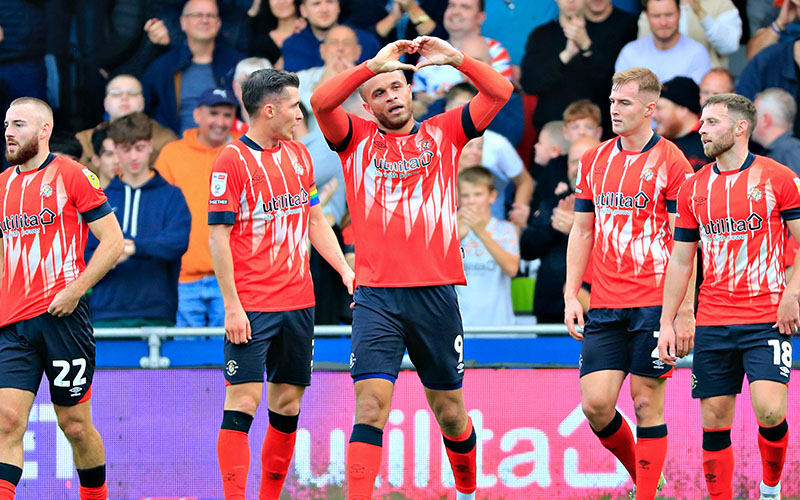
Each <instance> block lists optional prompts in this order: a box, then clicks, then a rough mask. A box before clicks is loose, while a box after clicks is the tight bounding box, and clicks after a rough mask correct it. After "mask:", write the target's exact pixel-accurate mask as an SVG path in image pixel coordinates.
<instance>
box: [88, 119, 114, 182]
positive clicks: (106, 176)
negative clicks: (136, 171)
mask: <svg viewBox="0 0 800 500" xmlns="http://www.w3.org/2000/svg"><path fill="white" fill-rule="evenodd" d="M92 151H94V154H93V155H92V159H91V162H92V169H93V170H94V171H95V172H97V178H98V179H99V180H100V187H101V188H103V189H105V188H106V187H108V185H109V184H110V183H111V181H112V180H113V179H115V178H117V177H119V174H120V169H119V157H118V156H117V152H116V151H115V150H114V141H113V140H111V138H110V137H108V124H105V125H100V126H98V127H97V128H96V129H94V130H92Z"/></svg>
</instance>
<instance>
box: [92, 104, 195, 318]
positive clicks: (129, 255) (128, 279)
mask: <svg viewBox="0 0 800 500" xmlns="http://www.w3.org/2000/svg"><path fill="white" fill-rule="evenodd" d="M108 135H109V137H110V138H111V140H112V141H113V142H114V148H115V150H116V152H117V155H118V156H119V161H120V167H121V171H122V176H121V177H119V178H115V179H113V180H112V181H111V183H110V184H109V185H108V187H107V188H106V190H105V193H106V196H108V202H109V204H110V205H111V207H112V208H113V209H114V213H115V215H116V217H117V219H119V223H120V226H122V233H123V235H124V237H125V250H124V251H123V253H122V255H121V256H120V258H119V260H117V263H116V265H115V266H114V268H112V269H111V271H109V272H108V274H106V275H105V277H104V278H103V279H101V280H100V281H99V282H98V283H97V285H95V286H94V288H93V289H92V293H91V294H90V295H89V305H90V307H91V309H92V314H93V317H94V326H95V327H140V326H173V325H174V324H175V313H176V311H177V309H178V273H179V271H180V262H181V255H183V253H184V252H185V251H186V248H187V246H188V244H189V227H190V225H191V215H190V214H189V208H188V207H187V206H186V200H185V199H184V197H183V194H182V193H181V190H180V189H178V188H177V187H175V186H172V185H170V184H169V183H167V181H165V180H164V178H163V177H161V175H159V173H158V172H156V171H153V170H152V169H151V168H150V155H151V153H152V150H153V140H152V124H151V122H150V119H149V118H148V117H147V116H145V115H144V114H143V113H138V112H136V113H131V114H129V115H126V116H123V117H122V118H119V119H117V120H115V121H114V122H112V123H111V125H110V126H109V130H108ZM96 247H97V239H96V238H94V237H92V236H89V238H88V242H87V245H86V253H87V254H91V253H92V252H94V249H95V248H96Z"/></svg>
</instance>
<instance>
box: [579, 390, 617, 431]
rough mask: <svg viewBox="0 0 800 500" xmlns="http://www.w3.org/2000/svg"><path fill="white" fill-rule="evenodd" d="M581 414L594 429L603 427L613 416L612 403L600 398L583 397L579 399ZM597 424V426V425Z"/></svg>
mask: <svg viewBox="0 0 800 500" xmlns="http://www.w3.org/2000/svg"><path fill="white" fill-rule="evenodd" d="M581 409H582V410H583V414H584V415H586V418H587V419H588V420H589V422H591V423H592V427H594V428H595V429H598V428H602V427H604V425H605V424H607V423H608V422H610V421H611V419H612V418H614V413H615V410H614V405H613V403H611V404H610V403H609V402H608V401H606V400H604V399H601V398H583V399H582V400H581ZM598 426H599V427H598Z"/></svg>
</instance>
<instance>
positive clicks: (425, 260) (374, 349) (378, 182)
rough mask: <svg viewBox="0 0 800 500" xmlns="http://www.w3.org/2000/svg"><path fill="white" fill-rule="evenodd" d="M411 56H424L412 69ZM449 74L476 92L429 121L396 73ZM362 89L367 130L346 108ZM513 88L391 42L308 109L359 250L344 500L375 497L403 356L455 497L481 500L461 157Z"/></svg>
mask: <svg viewBox="0 0 800 500" xmlns="http://www.w3.org/2000/svg"><path fill="white" fill-rule="evenodd" d="M406 52H411V53H413V52H418V53H419V54H420V55H422V56H424V57H425V60H424V62H421V63H419V64H418V66H417V67H416V68H415V67H414V66H410V65H408V64H403V63H401V62H400V61H399V59H400V57H401V56H402V55H403V54H405V53H406ZM429 64H436V65H451V66H453V67H455V68H457V69H458V70H459V71H461V72H463V73H464V74H465V75H467V77H469V78H470V79H471V80H472V82H473V83H474V84H475V86H476V87H477V88H478V90H479V93H478V94H477V95H476V96H475V97H474V98H473V99H472V100H471V101H470V102H469V103H467V104H465V105H463V106H459V107H458V108H455V109H452V110H450V111H447V112H446V113H443V114H440V115H437V116H435V117H433V118H431V119H429V120H426V121H424V122H422V123H418V122H416V121H415V120H414V119H413V117H412V114H411V110H412V100H411V86H410V85H409V84H408V82H407V81H406V79H405V76H404V75H403V72H402V71H400V70H405V69H407V70H415V69H418V68H420V67H422V66H426V65H429ZM356 89H359V92H360V94H361V97H362V99H363V100H364V103H365V104H364V108H365V109H366V111H367V112H369V113H370V114H371V115H373V116H374V118H375V121H367V120H364V119H362V118H359V117H357V116H355V115H353V114H350V113H347V112H345V111H344V109H343V108H342V107H341V104H342V103H343V102H344V101H345V100H346V99H347V98H348V97H349V96H350V95H351V94H352V93H353V92H354V91H355V90H356ZM511 91H512V86H511V83H509V81H508V80H506V79H505V78H504V77H503V76H502V75H500V74H499V73H497V72H496V71H494V70H493V69H492V68H491V67H489V66H488V65H486V64H484V63H481V62H478V61H476V60H475V59H472V58H470V57H468V56H465V55H464V54H462V53H461V52H459V51H458V50H456V49H455V48H453V47H452V46H451V45H450V44H449V43H447V42H445V41H443V40H440V39H438V38H433V37H419V38H416V39H415V40H414V41H409V40H399V41H396V42H393V43H391V44H389V45H387V46H385V47H384V48H383V49H381V51H380V52H378V54H377V55H376V56H375V57H374V58H372V59H370V60H368V61H366V62H364V63H362V64H360V65H358V66H356V67H355V68H352V69H350V70H348V71H345V72H343V73H340V74H339V75H337V76H335V77H334V78H331V79H330V80H328V81H327V82H325V83H324V84H322V85H321V86H319V87H318V88H317V90H316V91H315V92H314V94H313V95H312V97H311V106H312V108H313V110H314V114H315V115H316V117H317V122H318V123H319V125H320V128H321V129H322V132H323V133H324V135H325V137H326V138H327V140H328V142H329V144H330V145H331V147H332V148H333V149H335V150H336V151H337V152H338V153H339V156H340V157H341V159H342V165H343V168H344V177H345V182H346V188H347V190H346V192H347V204H348V206H349V207H350V214H351V217H352V221H353V232H354V236H355V247H356V252H355V254H356V283H357V285H358V288H357V289H356V292H355V295H354V300H355V308H354V310H353V330H352V341H351V342H352V348H351V354H350V371H351V375H352V377H353V380H354V382H355V393H356V412H355V425H354V426H353V432H352V434H351V436H350V444H349V447H348V453H347V462H348V467H347V482H348V494H347V498H348V499H349V500H368V499H370V498H372V491H373V486H374V484H375V477H376V476H377V474H378V471H379V469H380V463H381V445H382V439H383V427H384V426H385V425H386V421H387V419H388V417H389V410H390V407H391V400H392V392H393V390H394V382H395V380H396V379H397V375H398V372H399V369H400V362H401V360H402V357H403V352H404V350H405V349H406V348H408V353H409V356H410V357H411V361H412V362H413V363H414V365H415V366H416V368H417V372H418V374H419V377H420V379H421V380H422V383H423V385H424V386H425V394H426V396H427V398H428V403H429V404H430V406H431V409H432V410H433V412H434V414H435V415H436V419H437V421H438V423H439V426H440V427H441V429H442V432H443V438H444V444H445V447H446V449H447V455H448V457H449V459H450V464H451V466H452V469H453V474H454V476H455V484H456V490H457V497H458V499H459V500H465V499H473V498H475V488H476V464H475V443H476V436H475V431H474V430H473V428H472V422H471V420H470V418H469V416H468V415H467V413H466V411H465V409H464V399H463V395H462V391H461V382H462V378H463V372H464V363H463V361H464V338H463V329H462V325H461V315H460V313H459V309H458V301H457V299H456V292H455V289H454V288H455V287H454V285H455V284H464V283H465V279H464V268H463V264H462V261H461V252H460V249H459V239H458V233H457V219H456V198H457V193H458V190H457V185H456V177H457V170H458V168H457V166H458V159H459V156H460V154H461V148H462V147H463V146H464V144H466V143H467V142H468V141H469V140H470V139H472V138H474V137H477V136H479V135H480V134H481V133H482V132H483V130H484V129H485V128H486V126H487V125H488V124H489V122H490V121H491V120H492V118H493V117H494V116H495V115H496V114H497V112H498V111H499V110H500V108H501V107H502V106H503V105H504V104H505V103H506V101H508V98H509V96H510V95H511Z"/></svg>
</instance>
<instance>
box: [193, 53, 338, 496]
mask: <svg viewBox="0 0 800 500" xmlns="http://www.w3.org/2000/svg"><path fill="white" fill-rule="evenodd" d="M298 84H299V81H298V80H297V76H296V75H294V74H291V73H287V72H285V71H280V70H274V69H264V70H259V71H256V72H254V73H252V74H251V75H250V76H248V77H247V79H246V80H245V81H244V82H243V83H242V100H243V101H244V105H245V107H246V109H247V113H248V114H249V115H250V120H251V121H250V130H249V131H248V132H247V134H246V135H244V136H242V137H241V138H240V139H238V140H235V141H233V142H231V143H230V144H228V145H227V146H226V147H225V148H224V149H223V150H222V151H221V152H220V154H219V157H218V158H217V160H216V161H215V163H214V166H213V168H212V172H211V183H210V187H211V195H210V197H209V200H208V204H209V205H208V223H209V224H210V225H211V229H210V230H211V235H210V241H209V245H210V248H211V257H212V261H213V264H214V272H215V273H216V275H217V280H218V281H219V287H220V291H221V292H222V299H223V301H224V303H225V336H226V338H225V380H226V382H227V387H226V392H225V411H224V413H223V418H222V428H221V429H220V432H219V438H218V441H217V456H218V459H219V467H220V471H221V473H222V488H223V491H224V493H225V500H244V498H245V488H246V486H247V472H248V470H249V466H250V446H249V444H248V439H247V433H248V431H249V430H250V424H251V423H252V422H253V416H254V415H255V413H256V408H258V404H259V403H260V402H261V393H262V389H263V385H264V369H265V367H266V371H267V381H268V386H267V400H268V403H267V404H268V406H269V428H268V430H267V435H266V437H265V438H264V445H263V448H262V450H261V489H260V492H259V497H258V498H259V500H278V498H279V497H280V494H281V488H282V487H283V482H284V479H285V477H286V473H287V471H288V470H289V462H291V460H292V454H293V453H294V443H295V437H296V431H297V420H298V415H299V413H300V399H301V398H302V396H303V392H304V391H305V388H306V387H307V386H308V385H309V384H310V383H311V370H312V367H313V364H312V355H313V348H314V289H313V284H312V281H311V273H310V271H309V253H308V240H311V243H312V244H313V245H314V247H315V248H316V249H317V251H319V253H320V254H321V255H322V256H323V257H324V258H325V260H327V261H328V262H329V263H330V264H331V266H333V268H334V269H336V270H337V271H338V272H339V274H340V275H341V276H342V281H343V282H344V284H345V285H346V286H347V288H348V290H349V291H350V293H352V288H353V271H352V269H350V267H349V266H348V265H347V262H346V261H345V259H344V255H342V251H341V249H340V248H339V243H338V241H337V240H336V236H335V235H334V233H333V230H332V229H331V227H330V224H328V222H327V221H326V220H325V216H324V215H323V214H322V208H321V207H320V206H319V197H318V196H317V187H316V185H315V184H314V169H313V166H312V164H311V157H310V156H309V154H308V150H306V147H305V146H304V145H303V144H302V143H300V142H298V141H293V140H292V130H293V129H294V126H295V125H296V124H297V123H299V122H300V120H302V119H303V115H302V113H301V112H300V98H299V97H298V94H297V87H298Z"/></svg>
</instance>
